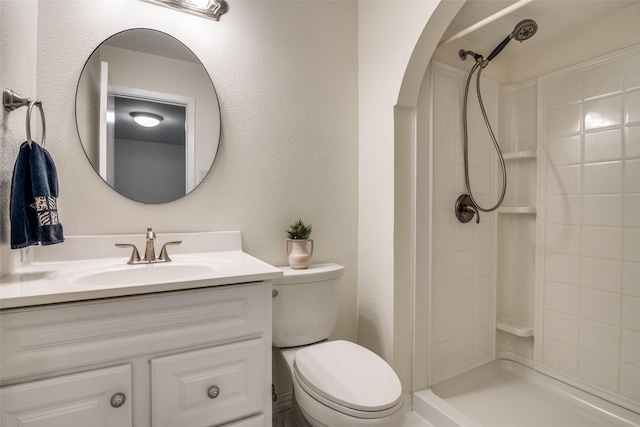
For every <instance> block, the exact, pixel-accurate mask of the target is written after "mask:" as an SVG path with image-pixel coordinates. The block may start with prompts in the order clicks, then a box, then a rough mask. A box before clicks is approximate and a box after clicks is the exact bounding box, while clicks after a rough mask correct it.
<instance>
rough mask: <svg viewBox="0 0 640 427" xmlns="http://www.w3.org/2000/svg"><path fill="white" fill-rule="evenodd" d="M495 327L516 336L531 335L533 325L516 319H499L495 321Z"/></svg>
mask: <svg viewBox="0 0 640 427" xmlns="http://www.w3.org/2000/svg"><path fill="white" fill-rule="evenodd" d="M496 329H498V330H500V331H503V332H507V333H509V334H512V335H516V336H518V337H532V336H533V327H531V326H529V325H525V324H524V323H520V322H518V321H517V320H511V319H500V320H498V321H497V322H496Z"/></svg>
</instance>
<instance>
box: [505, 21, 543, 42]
mask: <svg viewBox="0 0 640 427" xmlns="http://www.w3.org/2000/svg"><path fill="white" fill-rule="evenodd" d="M536 31H538V24H536V21H534V20H533V19H525V20H523V21H520V22H518V24H517V25H516V27H515V28H514V29H513V31H512V32H511V34H509V37H510V38H514V39H516V40H518V41H519V42H523V41H525V40H527V39H529V38H531V37H532V36H533V35H534V34H535V33H536Z"/></svg>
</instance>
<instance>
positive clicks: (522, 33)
mask: <svg viewBox="0 0 640 427" xmlns="http://www.w3.org/2000/svg"><path fill="white" fill-rule="evenodd" d="M536 31H538V24H536V21H534V20H533V19H525V20H523V21H520V22H518V23H517V24H516V26H515V28H514V29H513V31H512V32H511V34H509V35H508V36H507V37H506V38H505V39H504V40H502V42H501V43H500V44H499V45H498V46H496V48H495V49H493V51H492V52H491V53H490V54H489V56H488V57H487V60H486V61H484V63H483V65H482V68H484V67H486V66H487V64H488V63H489V61H491V60H492V59H493V58H495V57H496V56H497V55H498V54H499V53H500V52H502V49H504V47H505V46H506V45H507V44H508V43H509V42H510V41H511V39H516V40H518V41H519V42H522V41H524V40H527V39H529V38H531V36H533V35H534V34H535V33H536Z"/></svg>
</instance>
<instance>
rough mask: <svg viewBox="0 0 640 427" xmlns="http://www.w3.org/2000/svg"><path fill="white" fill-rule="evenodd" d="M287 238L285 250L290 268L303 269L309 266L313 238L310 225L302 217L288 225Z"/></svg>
mask: <svg viewBox="0 0 640 427" xmlns="http://www.w3.org/2000/svg"><path fill="white" fill-rule="evenodd" d="M287 233H288V234H289V238H288V239H287V240H286V251H287V255H288V256H289V265H290V266H291V268H297V269H303V268H307V267H309V263H310V262H311V256H312V255H313V239H310V238H309V236H311V225H306V224H305V223H304V222H302V219H299V220H298V221H296V222H294V223H293V224H291V225H290V226H289V230H288V231H287Z"/></svg>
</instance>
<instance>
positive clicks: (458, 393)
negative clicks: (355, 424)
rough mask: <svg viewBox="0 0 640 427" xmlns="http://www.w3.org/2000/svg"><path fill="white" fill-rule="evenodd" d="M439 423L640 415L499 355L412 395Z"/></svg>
mask: <svg viewBox="0 0 640 427" xmlns="http://www.w3.org/2000/svg"><path fill="white" fill-rule="evenodd" d="M413 410H414V411H415V412H416V413H417V414H418V415H420V416H421V417H423V418H424V419H426V420H427V421H428V422H430V423H431V424H432V425H434V426H438V427H449V426H464V427H477V426H483V427H515V426H517V427H528V426H531V427H534V426H535V427H591V426H593V427H603V426H639V425H640V414H636V413H635V412H631V411H628V410H626V409H624V408H621V407H619V406H617V405H614V404H612V403H609V402H607V401H604V400H602V399H600V398H598V397H595V396H593V395H591V394H588V393H585V392H583V391H581V390H578V389H577V388H575V387H571V386H569V385H567V384H564V383H562V382H560V381H557V380H554V379H553V378H550V377H548V376H546V375H543V374H541V373H539V372H536V371H534V370H533V369H530V368H527V367H525V366H523V365H520V364H518V363H515V362H512V361H509V360H495V361H493V362H491V363H488V364H486V365H483V366H480V367H478V368H475V369H473V370H471V371H469V372H466V373H464V374H462V375H459V376H457V377H454V378H451V379H449V380H447V381H444V382H442V383H440V384H437V385H435V386H433V387H432V388H431V389H428V390H422V391H419V392H417V393H415V394H414V396H413Z"/></svg>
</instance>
